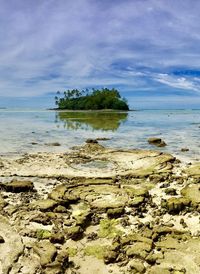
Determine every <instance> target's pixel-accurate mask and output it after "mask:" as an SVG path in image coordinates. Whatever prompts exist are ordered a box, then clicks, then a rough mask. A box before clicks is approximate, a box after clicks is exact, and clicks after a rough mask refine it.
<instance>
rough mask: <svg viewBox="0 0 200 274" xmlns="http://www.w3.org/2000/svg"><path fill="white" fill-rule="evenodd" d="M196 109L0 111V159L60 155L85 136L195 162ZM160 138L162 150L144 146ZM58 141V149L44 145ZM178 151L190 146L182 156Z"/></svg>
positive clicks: (199, 115)
mask: <svg viewBox="0 0 200 274" xmlns="http://www.w3.org/2000/svg"><path fill="white" fill-rule="evenodd" d="M199 135H200V110H141V111H132V112H128V113H103V112H101V113H96V112H88V113H87V112H56V111H51V110H8V109H5V110H0V155H16V154H21V153H26V152H29V153H30V152H37V151H54V152H63V151H67V150H68V149H69V148H71V147H73V146H76V145H81V144H83V142H84V141H85V140H86V139H87V138H98V137H100V138H109V140H107V141H101V143H102V144H104V145H105V146H112V147H118V148H128V149H135V148H141V149H157V150H161V151H165V152H170V153H172V154H173V155H175V156H177V157H178V158H180V159H182V160H186V161H190V160H200V138H199ZM152 136H156V137H161V138H163V139H164V140H165V142H166V143H167V146H166V147H165V148H156V147H153V146H151V145H149V144H148V142H147V139H148V138H149V137H152ZM54 142H58V143H59V144H60V146H51V145H49V144H51V143H54ZM181 148H189V151H188V152H181Z"/></svg>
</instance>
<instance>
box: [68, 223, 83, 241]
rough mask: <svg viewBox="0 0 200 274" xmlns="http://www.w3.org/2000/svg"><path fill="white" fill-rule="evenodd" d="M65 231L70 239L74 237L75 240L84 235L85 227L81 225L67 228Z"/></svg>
mask: <svg viewBox="0 0 200 274" xmlns="http://www.w3.org/2000/svg"><path fill="white" fill-rule="evenodd" d="M64 232H65V233H66V236H67V238H68V239H72V240H74V241H77V240H79V239H80V238H81V237H82V235H83V229H82V228H81V227H80V226H73V227H69V228H66V229H65V230H64Z"/></svg>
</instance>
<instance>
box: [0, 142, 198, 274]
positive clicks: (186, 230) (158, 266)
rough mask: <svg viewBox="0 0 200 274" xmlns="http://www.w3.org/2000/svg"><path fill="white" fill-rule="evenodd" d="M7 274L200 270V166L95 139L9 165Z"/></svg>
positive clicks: (0, 169) (5, 175) (5, 164)
mask: <svg viewBox="0 0 200 274" xmlns="http://www.w3.org/2000/svg"><path fill="white" fill-rule="evenodd" d="M0 188H1V193H0V209H1V211H0V273H3V274H8V273H9V274H16V273H23V274H39V273H45V274H47V273H48V274H62V273H67V274H68V273H69V274H70V273H71V274H86V273H87V274H88V273H90V274H93V273H95V274H106V273H114V274H118V273H134V274H135V273H148V274H172V273H173V274H183V273H187V274H194V273H195V274H196V273H200V252H199V250H200V215H199V213H200V164H197V163H196V164H188V165H185V164H182V163H181V162H180V161H179V160H177V159H176V158H175V157H173V156H172V155H170V154H166V153H162V152H158V151H144V150H117V149H112V148H105V147H103V146H102V145H100V144H99V143H98V142H88V143H86V144H85V145H84V146H82V147H75V148H74V149H73V150H72V151H71V152H69V153H62V154H61V153H60V154H51V153H37V154H26V155H23V156H19V157H15V158H9V159H8V158H6V157H2V158H1V159H0Z"/></svg>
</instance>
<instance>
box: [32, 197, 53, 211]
mask: <svg viewBox="0 0 200 274" xmlns="http://www.w3.org/2000/svg"><path fill="white" fill-rule="evenodd" d="M57 204H58V203H57V202H56V201H54V200H51V199H44V200H37V201H34V202H33V203H32V204H31V205H32V206H33V207H34V208H37V209H39V210H41V211H51V210H53V209H54V208H55V207H56V206H57Z"/></svg>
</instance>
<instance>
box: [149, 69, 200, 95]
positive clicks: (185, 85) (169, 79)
mask: <svg viewBox="0 0 200 274" xmlns="http://www.w3.org/2000/svg"><path fill="white" fill-rule="evenodd" d="M154 80H155V81H157V82H159V83H162V84H165V85H168V86H170V87H173V88H178V89H186V90H193V91H197V92H199V91H200V86H199V85H198V83H197V82H196V81H195V78H192V79H190V80H188V79H186V78H185V77H175V76H170V75H168V74H161V73H160V74H158V75H157V76H156V77H154Z"/></svg>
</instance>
